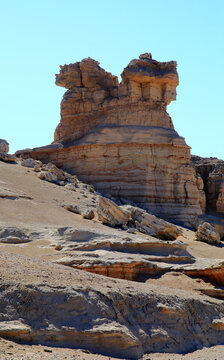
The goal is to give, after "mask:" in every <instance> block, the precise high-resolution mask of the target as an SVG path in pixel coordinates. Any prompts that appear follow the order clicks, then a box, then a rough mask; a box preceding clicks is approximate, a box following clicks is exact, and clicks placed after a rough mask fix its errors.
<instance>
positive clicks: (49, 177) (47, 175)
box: [38, 171, 58, 183]
mask: <svg viewBox="0 0 224 360" xmlns="http://www.w3.org/2000/svg"><path fill="white" fill-rule="evenodd" d="M38 177H39V179H41V180H46V181H49V182H52V183H54V182H56V181H57V180H58V178H57V176H56V175H55V174H54V173H52V172H45V171H41V172H40V173H39V174H38Z"/></svg>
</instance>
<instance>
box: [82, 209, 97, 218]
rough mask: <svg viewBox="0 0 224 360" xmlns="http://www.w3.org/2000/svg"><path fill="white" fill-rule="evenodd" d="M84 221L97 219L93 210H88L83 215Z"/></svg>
mask: <svg viewBox="0 0 224 360" xmlns="http://www.w3.org/2000/svg"><path fill="white" fill-rule="evenodd" d="M82 217H83V219H88V220H93V219H94V217H95V214H94V211H93V210H86V211H84V212H83V213H82Z"/></svg>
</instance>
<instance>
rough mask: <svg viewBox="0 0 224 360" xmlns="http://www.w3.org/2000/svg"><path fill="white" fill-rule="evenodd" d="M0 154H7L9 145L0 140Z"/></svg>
mask: <svg viewBox="0 0 224 360" xmlns="http://www.w3.org/2000/svg"><path fill="white" fill-rule="evenodd" d="M0 152H3V153H8V152H9V143H8V142H7V141H6V140H3V139H0Z"/></svg>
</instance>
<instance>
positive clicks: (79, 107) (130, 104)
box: [17, 53, 205, 223]
mask: <svg viewBox="0 0 224 360" xmlns="http://www.w3.org/2000/svg"><path fill="white" fill-rule="evenodd" d="M176 66H177V64H176V62H175V61H169V62H158V61H156V60H153V59H152V56H151V54H149V53H146V54H142V55H140V56H139V59H135V60H132V61H131V62H130V63H129V64H128V66H127V67H126V68H125V69H124V71H123V72H122V74H121V78H122V80H121V82H120V83H119V81H118V78H117V77H116V76H113V75H112V74H111V73H108V72H106V71H105V70H103V69H102V68H101V67H100V66H99V63H98V62H97V61H95V60H93V59H91V58H86V59H83V60H82V61H81V62H76V63H74V64H69V65H64V66H61V67H60V68H61V70H60V73H59V74H57V75H56V85H58V86H62V87H65V88H66V89H68V90H67V91H66V92H65V94H64V96H63V99H62V102H61V120H60V123H59V125H58V126H57V128H56V130H55V134H54V142H53V143H52V144H50V145H47V146H44V147H39V148H34V149H32V150H31V149H26V150H21V151H19V152H17V155H19V156H22V157H26V156H27V157H32V158H35V159H38V160H41V161H43V162H45V163H47V162H53V163H54V164H56V165H57V166H58V167H59V168H63V169H64V170H66V171H68V172H69V173H71V174H76V175H77V176H78V178H79V179H81V180H82V181H84V182H87V183H89V184H93V185H94V187H95V188H96V189H97V190H98V191H100V192H101V193H102V194H110V195H112V196H114V197H115V198H126V199H128V200H129V201H132V202H133V203H135V204H137V205H138V206H140V207H142V208H145V209H147V210H148V211H149V212H150V213H152V214H154V215H158V216H160V217H162V218H165V219H167V220H175V221H176V222H185V223H187V222H189V221H190V220H191V219H192V218H193V217H194V216H197V215H200V214H202V212H204V210H205V194H204V191H203V185H202V184H203V181H202V179H201V178H200V175H199V174H198V175H197V177H196V176H195V170H194V169H193V167H192V165H191V163H190V160H191V156H190V147H189V146H188V145H187V144H186V142H185V140H184V138H183V137H181V136H179V135H178V133H177V132H176V131H175V129H174V126H173V122H172V119H171V117H170V116H169V114H168V113H167V111H166V108H167V105H168V104H170V102H171V101H173V100H175V99H176V87H177V86H178V82H179V80H178V74H177V70H176Z"/></svg>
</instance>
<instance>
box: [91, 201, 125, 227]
mask: <svg viewBox="0 0 224 360" xmlns="http://www.w3.org/2000/svg"><path fill="white" fill-rule="evenodd" d="M97 214H98V219H99V220H100V221H102V223H103V224H106V225H110V226H119V225H125V224H127V222H128V220H129V216H128V215H127V214H126V213H125V212H124V211H123V210H122V209H121V208H120V207H119V206H118V205H117V204H115V203H114V202H113V201H111V200H110V199H107V198H105V197H103V196H99V197H98V206H97Z"/></svg>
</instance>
